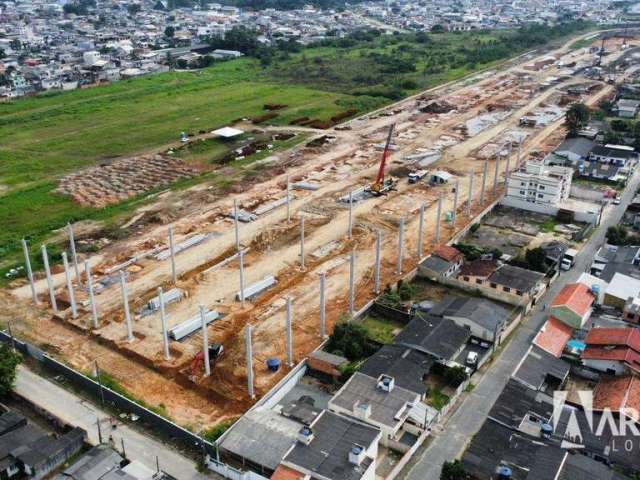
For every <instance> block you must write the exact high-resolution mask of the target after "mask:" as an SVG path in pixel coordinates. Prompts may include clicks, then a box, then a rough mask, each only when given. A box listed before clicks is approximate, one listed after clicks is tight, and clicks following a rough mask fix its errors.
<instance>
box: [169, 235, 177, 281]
mask: <svg viewBox="0 0 640 480" xmlns="http://www.w3.org/2000/svg"><path fill="white" fill-rule="evenodd" d="M169 250H170V252H171V281H172V282H173V284H174V285H175V284H176V282H177V281H178V275H177V273H176V246H175V243H174V241H173V227H169Z"/></svg>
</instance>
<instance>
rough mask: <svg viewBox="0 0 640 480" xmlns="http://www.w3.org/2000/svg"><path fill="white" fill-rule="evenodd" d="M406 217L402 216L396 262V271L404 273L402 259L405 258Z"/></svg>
mask: <svg viewBox="0 0 640 480" xmlns="http://www.w3.org/2000/svg"><path fill="white" fill-rule="evenodd" d="M403 257H404V217H402V218H400V226H399V227H398V259H397V264H396V273H397V274H398V275H400V274H401V273H402V260H404V258H403Z"/></svg>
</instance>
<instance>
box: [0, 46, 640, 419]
mask: <svg viewBox="0 0 640 480" xmlns="http://www.w3.org/2000/svg"><path fill="white" fill-rule="evenodd" d="M594 42H595V44H596V45H599V41H598V40H597V39H595V40H594ZM612 42H614V41H613V40H612ZM625 42H626V40H625ZM629 43H630V44H631V46H635V44H637V43H638V42H637V41H636V40H630V41H629ZM611 45H612V50H613V53H610V54H609V55H607V56H606V57H604V59H601V61H602V62H603V64H604V63H609V62H614V61H615V60H616V59H617V58H618V57H619V56H620V55H622V54H623V53H624V52H625V50H622V49H618V50H616V49H615V48H613V45H614V43H612V44H611ZM626 51H628V50H626ZM538 55H539V54H538ZM593 62H594V54H593V52H592V51H590V50H589V49H580V50H570V49H569V48H568V46H565V47H563V48H562V49H560V50H557V51H553V52H547V53H545V54H544V56H542V57H539V56H535V55H533V54H529V55H525V56H522V57H520V58H518V59H517V61H516V62H512V63H511V64H510V65H509V66H508V67H506V68H504V69H502V70H493V71H486V72H483V73H481V74H477V75H475V76H474V77H472V78H469V79H466V80H464V81H461V82H457V83H454V84H449V85H445V86H442V87H439V88H437V89H434V90H432V91H428V92H425V93H422V94H420V95H417V96H414V97H411V98H407V99H405V100H402V101H401V102H398V103H396V104H393V105H391V106H389V107H386V108H384V109H381V110H378V111H376V112H372V113H370V114H368V115H366V116H363V117H359V118H356V119H354V120H351V121H349V122H346V123H343V124H341V125H339V126H338V127H335V128H332V129H328V130H318V129H313V128H304V127H298V128H287V127H271V128H272V130H273V131H275V132H294V133H300V132H304V134H305V135H308V137H307V140H306V141H305V143H304V144H301V145H298V146H296V147H294V148H292V149H289V150H286V151H280V152H278V153H276V154H274V155H271V156H270V157H267V158H266V159H264V160H261V163H262V166H263V169H262V172H263V176H262V177H261V178H258V179H255V180H254V181H253V182H251V183H247V184H246V185H241V186H239V187H237V188H234V189H233V190H232V191H230V192H229V194H228V195H224V196H213V195H207V191H206V188H204V187H201V186H196V187H193V188H191V189H190V190H187V191H186V192H184V193H183V196H182V197H181V198H180V204H181V207H182V208H181V210H180V215H178V216H176V215H173V216H170V215H167V216H166V217H162V218H161V220H160V221H156V222H148V223H144V222H142V219H144V218H146V217H148V216H149V215H151V214H154V215H157V212H158V211H162V209H163V208H164V207H166V206H167V204H168V203H167V202H169V200H168V195H170V193H169V194H160V195H159V196H158V197H157V198H156V200H155V201H154V204H153V205H151V206H149V205H147V206H145V207H142V208H141V209H140V211H138V212H137V213H136V215H135V216H134V217H133V218H132V219H131V220H130V221H129V222H128V223H127V225H126V227H127V229H128V230H129V231H133V232H134V234H133V235H129V236H125V238H123V239H121V240H118V241H111V242H107V243H104V244H103V243H100V244H99V245H98V239H95V241H96V244H95V245H93V248H86V245H84V247H85V248H82V252H80V250H81V249H80V248H78V246H77V245H76V240H78V242H77V243H80V239H81V237H82V229H83V226H82V225H70V226H69V228H68V229H65V230H64V231H61V232H59V235H60V236H63V237H65V238H68V242H69V243H68V245H69V249H68V252H69V253H68V255H67V257H65V259H64V262H65V264H66V266H67V268H66V270H65V268H64V267H62V266H56V267H55V268H49V264H48V263H47V262H45V268H46V269H47V270H48V272H43V273H42V274H38V275H36V276H35V278H34V279H33V282H32V283H30V282H28V281H25V280H19V281H15V282H14V283H13V284H12V285H11V288H10V289H8V290H6V291H4V292H2V293H1V295H0V305H2V313H1V314H0V320H2V321H3V322H5V323H6V322H7V321H8V320H10V321H11V322H12V324H11V328H12V331H13V333H14V334H16V335H18V336H19V337H23V338H25V339H27V340H29V341H32V342H33V343H35V344H37V345H39V346H40V347H41V348H43V349H44V350H45V351H47V352H49V353H51V354H53V355H55V356H56V357H57V358H59V359H62V360H64V361H65V362H67V363H68V364H69V365H71V366H73V367H74V368H76V369H78V370H80V371H83V372H91V371H92V369H93V368H94V365H95V363H96V361H97V363H98V364H99V366H100V368H101V369H102V370H104V371H105V372H107V373H108V374H110V375H111V376H112V377H114V378H115V379H116V380H117V381H118V382H120V383H121V385H122V386H123V387H124V388H125V389H127V390H128V391H129V392H131V393H132V395H134V396H135V397H137V398H140V399H143V400H144V401H145V402H146V403H147V404H149V405H153V406H158V405H159V406H162V408H164V409H166V413H167V415H169V416H170V417H171V418H172V419H173V420H174V421H175V422H177V423H179V424H181V425H184V426H194V425H198V426H202V427H208V426H211V425H215V424H216V423H219V422H221V421H224V420H227V419H230V418H235V417H237V416H239V415H242V413H243V412H244V411H246V410H247V408H249V407H250V405H251V404H252V402H253V401H255V399H256V398H259V397H260V396H262V395H264V394H265V393H266V392H267V391H268V390H269V389H270V388H271V387H273V386H274V385H275V384H276V383H277V382H278V381H279V380H280V379H282V378H283V376H285V375H286V373H287V372H288V371H289V369H290V368H291V367H292V366H294V365H295V364H296V363H297V362H299V361H301V360H302V359H304V358H305V357H306V356H307V355H308V354H309V353H310V352H312V351H313V350H315V349H317V348H318V347H319V346H320V345H321V344H322V342H323V340H324V338H326V336H327V335H329V334H330V333H331V331H332V327H333V325H334V324H335V323H336V322H338V321H341V320H345V319H347V318H348V317H351V316H355V315H357V313H358V312H359V311H360V310H361V309H363V308H364V307H366V306H367V305H368V303H369V302H370V301H371V300H372V299H374V298H375V297H376V295H377V294H378V293H380V292H381V291H383V290H384V289H385V288H386V287H387V285H395V284H396V283H397V281H398V280H400V279H402V278H403V275H405V274H407V273H408V272H411V271H412V270H413V269H414V268H415V267H416V265H417V264H418V262H419V261H420V259H422V258H424V257H425V256H426V255H428V253H429V252H430V251H431V250H432V249H433V247H434V246H435V245H438V244H443V243H447V242H448V241H449V240H450V239H451V238H452V237H453V236H454V235H455V234H456V232H460V231H462V230H465V229H466V228H467V227H468V226H469V225H470V224H471V223H472V222H473V219H474V218H475V217H476V216H477V215H478V214H479V213H481V212H483V211H484V210H485V209H487V208H490V207H491V206H492V205H494V204H495V202H496V200H497V199H499V198H500V196H501V195H502V192H503V189H504V182H505V178H506V175H508V172H510V171H513V170H514V169H516V168H518V166H519V165H520V164H522V162H524V161H526V160H527V159H531V158H534V159H541V158H543V157H544V156H545V155H546V154H547V153H549V152H550V151H552V150H553V149H554V148H555V147H556V146H557V145H558V144H559V143H560V142H561V141H562V140H563V139H564V137H565V134H566V131H565V130H564V128H563V117H564V112H565V111H566V109H567V108H568V106H569V105H571V104H572V103H576V102H583V103H585V104H587V105H590V106H594V105H596V104H598V103H599V102H600V101H602V100H604V99H608V98H610V97H611V95H612V94H613V92H614V85H612V84H610V83H607V82H606V81H604V80H600V79H597V78H586V77H584V76H582V75H580V74H576V73H575V70H576V69H577V68H578V67H579V66H580V65H581V64H589V65H591V64H593ZM575 87H584V88H580V89H576V88H575ZM576 90H580V91H581V92H583V93H576ZM120 167H122V165H117V164H116V165H115V166H113V167H112V168H111V173H112V175H113V178H112V179H111V180H110V182H106V183H102V182H101V183H99V184H95V185H94V186H93V187H92V188H93V189H92V190H91V192H90V195H88V196H86V197H81V198H80V197H78V198H77V201H78V202H81V203H86V204H89V205H95V206H102V205H105V204H108V203H110V202H111V201H112V199H113V198H112V197H114V196H116V198H118V199H120V198H128V197H129V196H131V195H133V194H135V192H136V191H137V190H136V189H142V190H148V189H150V188H157V187H160V186H162V185H163V184H165V183H166V182H168V181H173V180H175V179H178V178H185V177H190V176H192V175H194V174H196V172H195V171H194V170H193V169H191V168H190V167H189V168H188V167H186V166H184V165H181V164H180V163H179V162H177V161H175V159H165V157H163V156H158V157H154V156H151V157H149V158H147V161H146V163H145V164H144V165H143V167H140V170H139V173H140V178H144V179H145V181H146V182H149V181H151V180H150V179H152V178H153V176H154V175H156V171H157V170H162V169H163V168H165V167H166V168H168V169H170V173H169V174H168V175H158V176H157V178H158V182H159V183H158V184H157V185H155V184H154V185H146V184H145V185H144V186H142V187H141V186H140V185H139V184H140V181H138V180H136V179H135V178H134V179H132V178H130V177H128V176H125V177H126V178H124V177H122V174H121V171H120ZM145 172H146V173H145ZM149 172H150V173H149ZM409 174H411V176H410V175H409ZM77 178H80V179H81V181H82V182H85V184H91V183H92V172H87V171H84V172H79V173H78V174H77ZM167 179H169V180H167ZM72 180H74V178H70V177H66V179H65V180H64V181H63V183H62V184H61V185H60V187H59V188H60V190H61V191H65V192H67V193H69V194H70V195H72V196H73V195H74V194H75V193H77V190H74V188H73V186H72V183H73V182H72ZM100 189H103V190H105V191H108V193H107V194H105V195H106V197H108V199H107V200H104V198H103V197H101V196H100V192H99V191H100ZM172 201H173V200H172ZM74 234H75V236H76V238H74ZM82 241H83V242H84V243H85V244H86V242H91V240H86V239H83V240H82ZM96 245H98V246H96ZM76 248H78V251H77V250H76ZM25 251H26V252H28V254H29V255H31V256H35V255H45V256H46V255H47V253H46V249H45V248H42V249H41V248H40V246H39V245H28V246H27V245H26V244H25ZM57 262H58V259H56V263H57ZM51 263H53V259H52V260H51ZM26 269H27V271H28V273H29V275H31V273H30V267H29V265H27V266H26ZM34 275H35V274H34ZM34 302H36V303H37V305H36V306H35V307H34V305H33V303H34ZM248 326H250V327H251V328H250V330H249V333H247V327H248ZM247 352H248V353H249V355H248V354H247ZM276 360H277V361H276ZM274 365H279V368H273V366H274ZM270 367H271V368H270Z"/></svg>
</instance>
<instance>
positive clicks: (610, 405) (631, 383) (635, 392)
mask: <svg viewBox="0 0 640 480" xmlns="http://www.w3.org/2000/svg"><path fill="white" fill-rule="evenodd" d="M593 408H594V410H604V409H605V408H607V409H609V410H611V411H613V412H619V411H621V410H622V411H625V412H626V413H627V414H629V413H631V412H635V413H636V414H637V412H638V411H640V379H638V377H635V376H629V377H602V378H601V379H600V381H599V382H598V385H596V388H595V390H594V391H593ZM634 420H636V421H638V420H640V419H638V418H634Z"/></svg>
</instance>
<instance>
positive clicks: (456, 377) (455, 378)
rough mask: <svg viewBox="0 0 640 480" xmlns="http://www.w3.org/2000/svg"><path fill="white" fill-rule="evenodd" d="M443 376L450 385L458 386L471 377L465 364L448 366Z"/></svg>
mask: <svg viewBox="0 0 640 480" xmlns="http://www.w3.org/2000/svg"><path fill="white" fill-rule="evenodd" d="M443 377H444V380H445V382H447V384H448V385H451V386H453V387H457V386H458V385H460V384H461V383H462V382H464V381H465V380H466V379H467V378H469V376H468V375H467V371H466V369H465V367H463V366H457V367H449V368H447V369H446V370H445V371H444V374H443Z"/></svg>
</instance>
